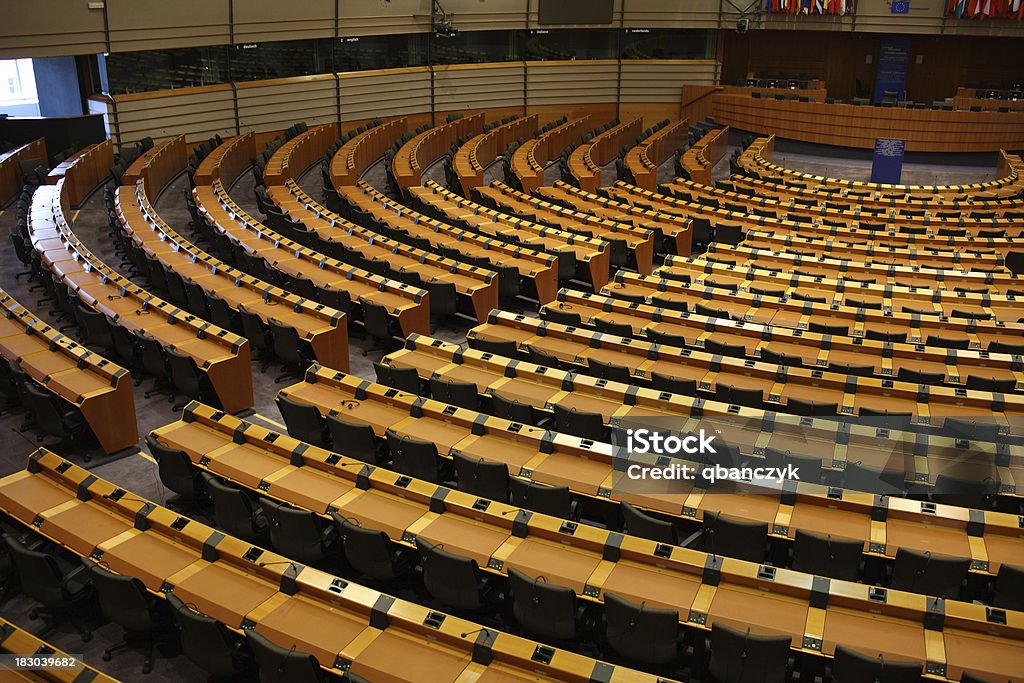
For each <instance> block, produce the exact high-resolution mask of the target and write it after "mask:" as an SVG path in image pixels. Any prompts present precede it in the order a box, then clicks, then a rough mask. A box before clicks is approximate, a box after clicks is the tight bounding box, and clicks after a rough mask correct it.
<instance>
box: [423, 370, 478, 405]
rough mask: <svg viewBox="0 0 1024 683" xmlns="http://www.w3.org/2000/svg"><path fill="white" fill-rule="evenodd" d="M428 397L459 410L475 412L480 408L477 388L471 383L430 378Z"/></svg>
mask: <svg viewBox="0 0 1024 683" xmlns="http://www.w3.org/2000/svg"><path fill="white" fill-rule="evenodd" d="M414 372H415V371H414ZM430 395H431V396H433V397H434V399H436V400H438V401H441V402H443V403H447V404H449V405H453V406H458V407H460V408H468V409H470V410H477V409H478V408H479V407H480V405H479V404H480V399H479V396H478V394H477V386H476V384H474V383H472V382H458V381H456V380H453V379H441V378H439V377H431V378H430Z"/></svg>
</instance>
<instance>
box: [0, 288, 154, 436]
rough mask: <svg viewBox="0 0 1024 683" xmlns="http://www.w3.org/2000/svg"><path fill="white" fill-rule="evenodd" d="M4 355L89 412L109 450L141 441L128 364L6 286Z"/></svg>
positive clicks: (0, 342)
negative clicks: (60, 326)
mask: <svg viewBox="0 0 1024 683" xmlns="http://www.w3.org/2000/svg"><path fill="white" fill-rule="evenodd" d="M0 306H3V315H2V317H0V355H2V356H3V359H4V361H6V362H7V363H11V364H14V365H17V366H18V367H19V368H21V369H22V370H23V371H24V372H25V374H27V375H28V376H29V377H31V378H32V380H34V381H35V382H37V383H38V384H39V385H40V387H42V388H43V389H45V390H46V391H49V392H51V393H53V394H55V395H57V396H59V397H60V398H62V399H63V400H64V401H67V402H68V403H69V404H70V405H73V406H74V407H75V408H77V409H78V410H79V411H81V413H82V416H83V417H84V418H85V421H86V423H88V425H89V428H90V429H91V430H92V433H93V434H94V435H95V436H96V439H97V441H99V444H100V447H101V448H102V449H103V450H104V452H106V453H116V452H117V451H120V450H122V449H125V448H129V447H131V446H134V445H135V444H136V443H138V441H139V429H138V424H137V422H136V420H135V403H134V401H133V399H132V378H131V375H130V374H129V373H128V371H127V370H125V369H124V368H122V367H120V366H119V365H117V364H116V363H113V362H111V361H109V360H107V359H106V358H103V357H102V356H100V355H99V354H97V353H94V352H92V351H90V350H89V349H87V348H86V347H85V346H83V345H81V344H79V343H78V342H76V341H75V340H73V339H71V338H69V337H67V336H65V335H63V334H61V333H60V332H59V331H57V330H56V329H54V328H53V327H52V326H50V325H49V324H47V323H46V322H45V321H43V320H40V319H39V318H38V317H37V316H35V315H34V314H33V313H32V312H31V311H29V310H28V309H26V308H25V307H24V306H22V305H21V304H19V303H18V302H17V301H15V300H14V299H13V298H12V297H11V295H10V294H7V293H6V292H3V291H2V290H0Z"/></svg>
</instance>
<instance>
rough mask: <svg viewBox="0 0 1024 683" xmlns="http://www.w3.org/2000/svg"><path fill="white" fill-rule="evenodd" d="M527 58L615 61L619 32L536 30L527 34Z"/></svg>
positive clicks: (607, 30)
mask: <svg viewBox="0 0 1024 683" xmlns="http://www.w3.org/2000/svg"><path fill="white" fill-rule="evenodd" d="M524 53H525V56H524V58H525V59H527V60H530V61H536V60H557V59H563V60H571V59H615V58H616V55H617V54H618V31H616V30H614V29H556V30H551V31H548V30H544V29H537V30H532V31H529V32H528V35H527V36H526V45H525V48H524Z"/></svg>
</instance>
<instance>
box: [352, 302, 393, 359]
mask: <svg viewBox="0 0 1024 683" xmlns="http://www.w3.org/2000/svg"><path fill="white" fill-rule="evenodd" d="M359 305H360V307H361V308H362V309H363V326H364V328H365V330H366V335H367V336H368V337H370V338H371V339H373V340H374V342H375V343H377V344H379V346H375V347H373V348H369V349H365V350H364V351H363V355H364V356H365V355H367V354H368V353H370V352H371V351H386V350H388V349H390V348H391V347H392V346H394V337H393V335H392V333H391V315H390V314H389V313H388V309H387V308H385V307H384V306H381V305H380V304H375V303H372V302H370V301H366V300H365V299H360V301H359Z"/></svg>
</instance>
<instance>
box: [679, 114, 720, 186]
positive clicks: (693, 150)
mask: <svg viewBox="0 0 1024 683" xmlns="http://www.w3.org/2000/svg"><path fill="white" fill-rule="evenodd" d="M728 150H729V126H725V127H723V128H715V129H714V130H712V131H709V132H708V133H707V135H705V136H704V137H702V138H701V139H700V140H698V141H697V142H696V143H694V145H693V146H692V147H690V148H689V149H688V150H686V151H685V152H684V153H683V156H682V157H681V158H680V159H679V163H680V165H681V166H682V167H683V170H684V171H686V172H687V173H688V174H690V179H691V180H693V181H694V182H698V183H702V184H704V185H710V184H711V171H712V169H714V168H715V166H716V165H717V164H718V162H719V161H721V160H722V157H723V156H725V153H726V152H727V151H728Z"/></svg>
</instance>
